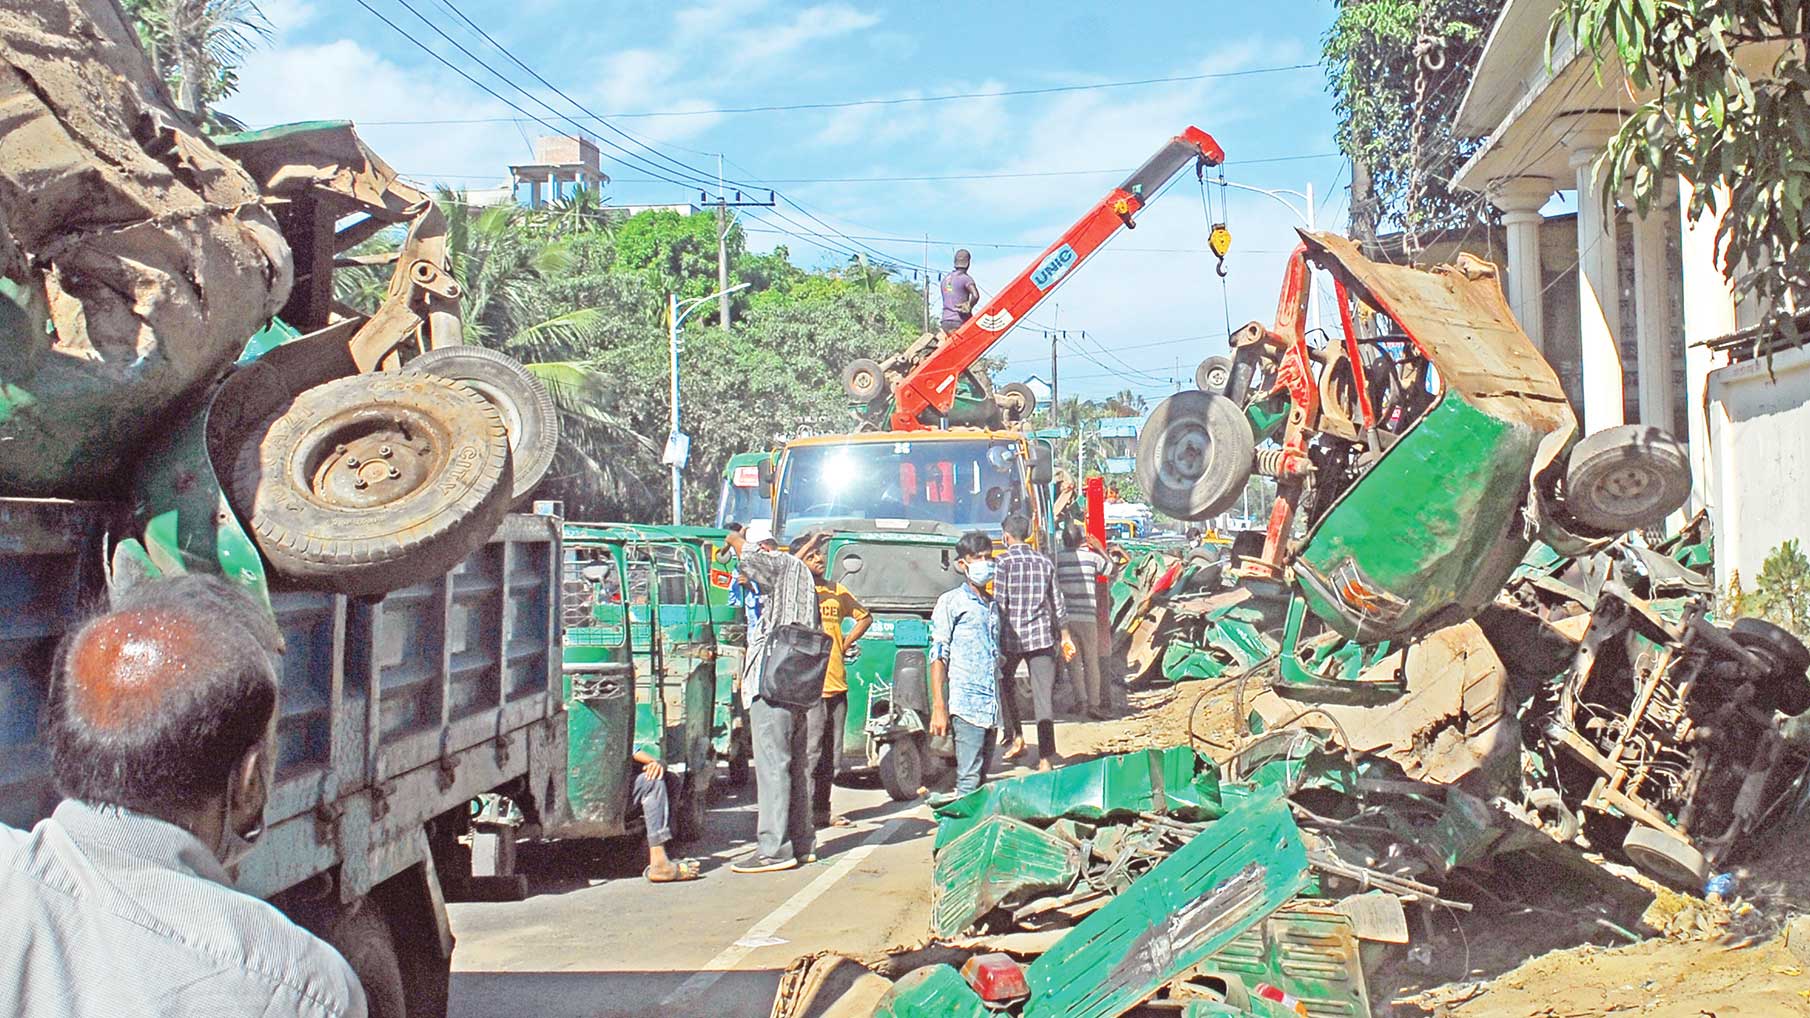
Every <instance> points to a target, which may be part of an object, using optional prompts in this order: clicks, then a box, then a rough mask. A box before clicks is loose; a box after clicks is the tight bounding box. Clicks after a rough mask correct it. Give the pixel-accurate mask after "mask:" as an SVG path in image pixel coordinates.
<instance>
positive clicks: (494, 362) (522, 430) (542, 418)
mask: <svg viewBox="0 0 1810 1018" xmlns="http://www.w3.org/2000/svg"><path fill="white" fill-rule="evenodd" d="M402 370H403V371H405V372H415V373H417V374H428V375H435V376H438V377H440V378H450V379H452V380H453V381H455V382H458V383H459V384H460V385H463V386H465V387H466V388H468V389H470V390H471V391H473V392H475V393H477V394H478V395H480V396H482V397H484V400H485V402H487V403H489V404H490V405H491V406H493V407H496V409H497V412H498V413H500V414H502V415H503V427H504V429H505V430H506V431H507V432H508V434H509V460H510V464H511V469H512V471H513V472H514V482H513V484H512V485H511V491H510V500H511V501H512V502H520V501H521V500H522V499H524V498H526V497H528V493H529V492H531V491H533V490H534V486H535V485H537V484H539V483H540V479H541V478H542V477H544V476H546V473H547V469H548V468H549V467H551V466H552V465H553V454H554V453H555V452H556V451H557V450H558V448H559V412H558V409H557V408H556V407H555V406H554V405H553V394H552V393H550V392H548V391H547V387H546V386H545V385H544V384H542V383H541V380H540V379H538V378H536V377H534V375H533V374H532V373H531V372H530V371H529V370H528V369H527V368H525V367H523V366H522V365H521V362H520V361H517V360H516V359H515V358H513V357H511V356H509V355H508V354H504V353H498V352H497V351H495V350H490V349H486V348H485V347H481V346H445V347H441V348H440V349H438V350H429V351H428V352H426V353H424V354H422V355H421V356H419V357H416V358H414V359H413V360H411V361H409V362H408V363H407V364H405V365H404V366H403V368H402Z"/></svg>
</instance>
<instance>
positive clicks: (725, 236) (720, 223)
mask: <svg viewBox="0 0 1810 1018" xmlns="http://www.w3.org/2000/svg"><path fill="white" fill-rule="evenodd" d="M716 288H717V292H718V293H720V294H722V295H723V296H722V298H721V302H720V303H719V304H718V305H717V315H716V317H717V321H718V322H719V323H721V324H722V326H723V331H724V332H728V331H729V209H728V207H727V206H725V205H724V204H723V154H722V153H721V152H718V153H717V154H716ZM673 430H674V431H677V430H679V429H678V426H677V425H674V426H673ZM675 515H676V514H675ZM675 522H676V521H675Z"/></svg>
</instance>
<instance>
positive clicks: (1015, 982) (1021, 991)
mask: <svg viewBox="0 0 1810 1018" xmlns="http://www.w3.org/2000/svg"><path fill="white" fill-rule="evenodd" d="M962 978H963V979H965V980H967V981H968V986H969V987H971V988H972V989H973V990H974V992H975V993H978V994H980V999H982V1000H984V1001H986V1002H987V1003H989V1004H1003V1003H1005V1002H1007V1001H1012V1000H1017V999H1018V998H1020V997H1028V996H1030V995H1031V987H1030V985H1029V984H1027V983H1026V982H1025V981H1024V969H1023V968H1021V967H1020V966H1019V964H1018V963H1017V962H1015V961H1013V960H1012V958H1011V956H1010V955H1004V954H977V955H975V956H974V957H972V958H969V959H968V960H967V962H966V963H965V964H963V965H962Z"/></svg>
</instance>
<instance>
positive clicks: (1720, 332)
mask: <svg viewBox="0 0 1810 1018" xmlns="http://www.w3.org/2000/svg"><path fill="white" fill-rule="evenodd" d="M1557 8H1558V0H1509V2H1508V4H1507V6H1506V7H1505V8H1504V9H1503V11H1502V13H1501V15H1500V16H1499V17H1498V18H1497V20H1496V23H1495V25H1494V27H1493V28H1492V29H1491V32H1490V36H1489V39H1488V41H1487V42H1486V44H1485V46H1484V50H1483V53H1482V54H1481V56H1480V57H1479V59H1478V63H1477V67H1476V70H1475V72H1474V73H1473V75H1472V78H1471V81H1470V85H1469V87H1468V89H1467V91H1466V93H1465V96H1464V98H1463V100H1462V102H1461V103H1460V105H1459V108H1458V111H1457V113H1456V122H1455V124H1454V130H1455V132H1456V133H1457V134H1460V135H1463V136H1466V137H1475V138H1481V139H1483V143H1482V145H1481V147H1480V148H1479V149H1478V150H1477V152H1476V153H1475V154H1474V155H1473V156H1472V157H1471V159H1470V160H1469V161H1468V162H1467V163H1466V164H1465V165H1464V166H1463V167H1462V168H1461V169H1460V170H1459V171H1458V174H1457V177H1456V183H1457V185H1458V186H1459V187H1460V188H1463V189H1465V190H1469V191H1473V192H1477V193H1480V194H1482V195H1484V196H1485V197H1487V198H1488V199H1489V200H1490V201H1491V202H1492V203H1493V204H1494V205H1495V207H1496V208H1497V209H1499V210H1500V211H1501V213H1502V226H1503V229H1502V231H1501V234H1502V243H1503V250H1502V251H1500V252H1499V253H1498V255H1497V257H1496V258H1495V259H1494V260H1495V261H1497V262H1498V263H1500V264H1501V265H1502V266H1503V275H1504V282H1505V285H1506V288H1507V291H1508V293H1507V295H1508V301H1509V306H1510V307H1511V308H1513V309H1514V312H1515V315H1516V317H1517V318H1518V319H1519V320H1520V322H1521V326H1522V328H1523V329H1524V330H1525V331H1526V332H1527V334H1528V335H1529V337H1531V338H1532V339H1533V341H1534V342H1535V343H1536V344H1537V345H1538V346H1540V348H1541V349H1542V351H1543V352H1544V353H1545V354H1546V356H1547V359H1548V360H1550V361H1551V362H1552V363H1553V365H1554V367H1555V368H1556V369H1557V370H1558V372H1559V375H1560V378H1561V379H1562V380H1563V381H1564V383H1565V391H1566V393H1567V395H1568V396H1570V398H1571V400H1572V402H1573V405H1574V408H1575V409H1576V410H1577V412H1578V417H1579V419H1580V422H1581V424H1582V426H1583V429H1584V431H1585V432H1594V431H1599V430H1601V429H1603V428H1606V427H1611V426H1613V425H1617V424H1622V423H1637V422H1638V423H1647V424H1655V425H1658V426H1660V427H1664V428H1666V429H1667V430H1669V431H1671V432H1672V433H1673V434H1675V435H1677V436H1678V437H1679V438H1680V439H1681V440H1686V441H1688V444H1689V447H1690V455H1691V468H1692V480H1693V484H1692V489H1693V490H1692V506H1693V507H1694V508H1708V509H1709V510H1710V513H1711V516H1712V519H1713V520H1714V523H1715V528H1716V531H1717V544H1718V556H1717V558H1718V580H1720V581H1721V582H1723V583H1724V584H1726V582H1727V580H1728V579H1729V578H1730V575H1731V574H1732V573H1733V571H1734V570H1736V569H1739V570H1740V573H1741V575H1742V576H1744V577H1751V576H1752V575H1753V573H1755V572H1757V571H1758V563H1759V559H1760V558H1763V557H1764V554H1765V552H1766V551H1767V550H1769V548H1770V547H1772V546H1775V545H1776V544H1777V542H1778V540H1782V539H1783V538H1785V537H1793V536H1799V533H1801V532H1802V531H1804V530H1806V529H1810V527H1806V526H1805V525H1804V522H1803V521H1805V520H1810V483H1806V482H1807V481H1810V452H1806V453H1804V454H1803V455H1802V456H1799V455H1797V454H1795V453H1793V452H1789V451H1787V452H1786V454H1785V455H1784V456H1783V458H1781V457H1780V456H1775V455H1771V454H1767V455H1763V456H1760V457H1758V458H1757V459H1756V458H1755V456H1754V455H1753V454H1752V453H1753V450H1749V449H1746V448H1745V446H1747V445H1748V444H1750V443H1752V442H1756V441H1760V440H1761V439H1762V435H1761V432H1765V435H1764V440H1765V441H1767V442H1768V443H1769V444H1770V443H1773V442H1778V443H1782V444H1783V445H1784V446H1785V447H1787V450H1789V449H1795V448H1805V447H1810V410H1806V409H1805V408H1806V406H1807V405H1810V363H1806V364H1804V365H1802V366H1801V368H1800V367H1799V366H1798V361H1799V360H1802V359H1803V358H1801V357H1798V356H1797V355H1802V354H1804V353H1805V351H1803V350H1794V351H1790V352H1788V354H1785V355H1779V356H1777V357H1775V358H1774V364H1775V366H1777V365H1780V364H1781V363H1783V364H1784V366H1785V367H1786V368H1787V370H1786V371H1785V373H1784V374H1780V373H1779V372H1778V371H1777V370H1776V367H1775V370H1774V371H1773V372H1772V373H1771V374H1768V375H1764V376H1763V380H1758V378H1759V377H1761V376H1756V374H1755V372H1754V371H1753V370H1752V365H1735V366H1732V367H1729V366H1723V365H1721V364H1719V363H1717V362H1718V361H1719V360H1720V359H1721V358H1720V357H1719V356H1718V355H1717V354H1715V353H1713V352H1712V351H1711V349H1710V348H1708V347H1706V346H1704V345H1703V343H1704V342H1705V341H1707V340H1711V339H1714V338H1717V337H1722V336H1726V335H1728V334H1730V333H1733V332H1735V331H1737V330H1738V329H1740V328H1743V327H1747V326H1750V325H1752V324H1754V323H1755V322H1756V321H1757V320H1758V319H1759V317H1760V314H1759V310H1760V309H1758V308H1753V307H1742V306H1737V302H1736V301H1735V300H1734V297H1733V294H1732V292H1731V290H1730V288H1729V286H1728V283H1727V281H1726V280H1725V279H1724V278H1723V276H1722V274H1721V272H1720V270H1718V269H1717V267H1716V264H1715V257H1714V256H1715V248H1714V237H1715V233H1716V227H1717V221H1716V220H1715V218H1714V217H1713V216H1711V215H1708V214H1706V215H1705V216H1704V217H1703V218H1702V220H1701V221H1696V222H1687V221H1682V220H1681V218H1680V209H1681V208H1684V207H1687V206H1688V204H1689V202H1688V199H1689V186H1690V185H1689V184H1688V183H1687V182H1684V181H1682V180H1680V181H1678V182H1676V183H1675V184H1668V185H1667V186H1666V188H1665V191H1664V194H1663V195H1662V196H1661V199H1660V200H1659V201H1657V202H1655V203H1653V206H1652V207H1651V208H1650V209H1649V210H1648V212H1647V214H1646V215H1644V216H1642V215H1638V214H1636V213H1635V211H1634V209H1633V207H1632V203H1631V202H1628V203H1627V204H1621V203H1618V202H1616V201H1613V200H1609V201H1605V195H1604V194H1603V193H1602V188H1601V186H1600V184H1599V182H1598V181H1597V179H1596V177H1595V175H1594V173H1593V163H1594V161H1595V160H1596V158H1597V156H1598V155H1600V154H1601V152H1602V150H1603V147H1604V145H1605V144H1606V143H1607V142H1608V140H1609V139H1610V137H1612V136H1613V135H1614V133H1615V130H1616V129H1617V128H1618V127H1619V126H1620V125H1621V123H1622V121H1623V119H1625V117H1626V115H1627V113H1628V112H1630V111H1631V110H1632V109H1633V108H1634V107H1635V106H1636V105H1638V103H1639V102H1641V101H1642V100H1643V99H1645V98H1647V97H1646V96H1644V95H1642V94H1641V93H1640V92H1639V91H1638V90H1636V89H1634V88H1633V87H1632V86H1631V84H1630V83H1629V82H1628V80H1627V79H1626V77H1625V76H1624V75H1622V74H1621V72H1620V70H1619V68H1618V67H1616V66H1614V65H1612V64H1611V65H1606V66H1605V67H1604V68H1603V70H1602V74H1601V77H1600V79H1599V77H1598V74H1597V71H1596V68H1595V67H1594V66H1593V63H1592V61H1591V59H1590V58H1589V56H1588V55H1586V54H1581V53H1579V52H1578V51H1577V49H1576V47H1575V46H1574V45H1573V44H1572V42H1571V40H1570V39H1569V37H1568V36H1566V35H1564V34H1563V33H1561V35H1560V36H1559V37H1558V38H1557V39H1555V40H1554V41H1553V45H1552V50H1551V59H1550V61H1548V58H1547V49H1546V44H1547V36H1548V32H1549V28H1550V26H1551V23H1552V17H1553V13H1554V11H1555V10H1556V9H1557ZM1565 193H1569V196H1570V198H1571V199H1572V204H1573V205H1574V207H1575V214H1574V215H1568V216H1565V217H1563V218H1562V219H1561V218H1560V217H1551V218H1548V217H1546V216H1543V215H1542V214H1541V210H1542V209H1543V208H1545V207H1546V206H1547V205H1548V204H1549V203H1550V202H1551V201H1552V199H1553V198H1554V196H1556V195H1562V194H1565ZM1555 230H1556V231H1558V232H1562V233H1563V234H1564V235H1565V237H1564V241H1565V242H1564V243H1562V244H1557V245H1555V244H1554V243H1553V242H1552V241H1553V238H1552V237H1551V236H1549V234H1550V233H1552V232H1554V231H1555ZM1478 253H1481V252H1478ZM1560 286H1562V287H1563V290H1562V291H1560V292H1555V288H1557V287H1560ZM1566 291H1568V292H1566ZM1555 304H1559V305H1568V306H1565V307H1563V313H1562V314H1559V315H1554V314H1552V313H1551V312H1552V311H1553V310H1554V307H1553V305H1555ZM1786 362H1788V363H1786ZM1737 369H1738V370H1737ZM1728 372H1734V373H1735V374H1736V375H1738V376H1739V377H1738V379H1735V380H1734V384H1733V387H1732V388H1731V385H1730V384H1729V382H1730V379H1728V378H1726V377H1724V378H1722V379H1718V377H1717V376H1718V375H1724V374H1725V373H1728ZM1747 404H1755V405H1762V404H1763V405H1764V406H1766V407H1769V408H1771V409H1769V410H1767V411H1766V412H1764V413H1757V412H1751V408H1750V407H1749V406H1748V405H1747ZM1780 408H1784V409H1782V410H1781V409H1780ZM1743 425H1746V426H1748V427H1747V429H1746V431H1745V432H1743V430H1742V426H1743ZM1756 428H1757V429H1758V430H1755V429H1756ZM1781 428H1782V429H1783V430H1782V431H1781V430H1780V429H1781ZM1775 432H1776V434H1775ZM1750 461H1751V462H1750ZM1785 510H1789V511H1788V513H1787V514H1786V515H1788V516H1789V517H1791V518H1790V519H1789V521H1788V522H1787V521H1786V519H1785V516H1784V515H1781V512H1782V511H1785ZM1769 541H1770V542H1771V544H1767V542H1769ZM1762 545H1764V547H1762Z"/></svg>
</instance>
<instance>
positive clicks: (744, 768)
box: [729, 750, 750, 788]
mask: <svg viewBox="0 0 1810 1018" xmlns="http://www.w3.org/2000/svg"><path fill="white" fill-rule="evenodd" d="M749 771H750V768H749V766H748V755H747V754H746V753H743V752H741V751H739V750H737V751H736V752H733V753H731V754H730V755H729V784H730V786H731V787H733V788H741V787H742V786H743V785H746V784H747V783H748V773H749Z"/></svg>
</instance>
